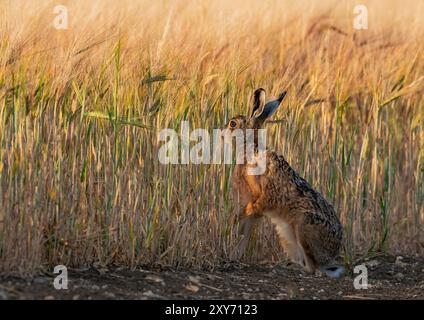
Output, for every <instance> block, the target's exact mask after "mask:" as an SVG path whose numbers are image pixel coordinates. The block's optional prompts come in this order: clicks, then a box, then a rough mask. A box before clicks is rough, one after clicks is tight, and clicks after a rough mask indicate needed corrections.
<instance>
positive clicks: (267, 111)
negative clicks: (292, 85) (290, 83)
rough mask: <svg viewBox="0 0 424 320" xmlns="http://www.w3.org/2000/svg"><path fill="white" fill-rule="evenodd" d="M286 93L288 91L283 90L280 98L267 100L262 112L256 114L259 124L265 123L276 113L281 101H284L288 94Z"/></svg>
mask: <svg viewBox="0 0 424 320" xmlns="http://www.w3.org/2000/svg"><path fill="white" fill-rule="evenodd" d="M286 93H287V91H283V92H282V93H281V94H280V96H279V97H278V99H276V100H272V101H269V102H267V103H266V104H265V105H264V107H263V110H262V112H261V113H257V114H256V121H257V122H258V123H259V124H262V123H264V122H265V120H266V119H268V118H269V117H271V116H272V115H273V114H274V113H275V111H276V110H277V108H278V107H279V106H280V104H281V101H283V99H284V97H285V96H286Z"/></svg>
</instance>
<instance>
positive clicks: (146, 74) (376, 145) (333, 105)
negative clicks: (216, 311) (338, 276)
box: [0, 0, 424, 274]
mask: <svg viewBox="0 0 424 320" xmlns="http://www.w3.org/2000/svg"><path fill="white" fill-rule="evenodd" d="M361 3H363V4H365V5H366V6H367V8H368V13H369V16H368V29H367V30H355V29H354V28H353V19H354V17H355V15H354V13H353V8H354V6H355V5H356V4H357V3H356V2H355V1H343V2H341V1H329V0H323V1H294V0H293V1H277V0H271V1H253V0H247V1H241V0H236V1H224V0H216V1H194V0H193V1H192V0H184V1H183V0H180V1H155V2H152V1H144V0H141V1H130V0H120V1H114V0H104V1H100V0H92V1H82V0H76V1H60V2H59V1H44V0H37V1H24V0H13V1H11V0H3V1H0V271H2V272H6V273H20V274H29V273H34V272H37V271H40V270H43V269H46V268H51V266H53V265H56V264H65V265H67V266H76V267H77V266H85V265H89V264H93V263H99V264H109V263H115V264H119V265H124V266H129V267H134V266H136V265H140V264H157V263H159V264H163V265H171V266H180V265H184V266H195V267H200V266H203V267H213V266H217V265H219V264H221V263H223V262H225V261H228V260H229V255H230V253H231V251H232V250H233V248H234V246H235V244H236V243H237V241H238V237H237V222H236V221H235V219H234V217H233V215H232V211H233V207H234V205H233V203H232V201H231V196H230V192H229V191H230V182H231V180H230V177H231V166H228V165H162V164H160V163H159V161H158V157H157V152H158V149H159V147H160V146H161V145H162V143H159V142H158V140H157V132H158V130H161V129H163V128H175V129H176V130H178V128H179V125H180V122H181V121H182V120H188V121H189V122H190V125H191V127H192V128H207V129H210V130H211V131H212V129H213V128H218V127H221V126H222V125H223V123H224V122H226V120H227V119H228V118H229V117H231V116H233V115H235V114H239V113H242V114H244V113H246V112H247V110H248V108H250V105H251V100H250V99H251V95H252V93H253V91H254V90H255V89H256V88H257V87H264V88H265V89H266V90H267V92H268V94H270V95H276V94H278V93H279V92H280V91H281V90H282V89H286V90H288V96H287V98H286V100H285V102H284V103H283V105H282V107H281V108H280V109H279V111H278V112H277V114H276V116H275V119H276V120H278V121H276V122H274V123H270V124H268V125H267V129H268V143H269V145H270V146H271V147H272V148H274V149H275V150H277V151H278V152H280V153H281V154H283V155H284V157H285V158H286V159H287V160H288V161H289V163H290V164H291V165H292V167H293V168H294V169H295V170H296V171H298V172H299V173H300V174H301V175H302V176H303V177H304V178H305V179H306V180H308V181H309V182H310V183H311V184H312V185H313V186H314V187H315V188H316V189H317V190H319V191H320V192H321V193H322V194H323V195H324V196H326V197H327V198H328V199H329V200H330V201H331V202H332V203H333V204H334V206H335V208H336V211H337V213H338V215H339V216H340V218H341V220H342V222H343V224H344V226H345V246H344V251H343V256H344V258H345V261H346V262H347V263H348V264H349V263H351V262H352V260H353V258H354V257H355V256H356V255H367V254H370V253H375V252H379V251H386V252H389V253H398V252H402V253H407V254H420V253H423V252H424V98H423V92H424V59H423V56H424V50H423V49H424V44H423V41H422V40H423V39H424V21H423V20H422V13H423V12H424V2H423V1H420V0H403V1H361ZM57 4H63V5H66V6H67V7H68V9H69V28H68V29H67V30H56V29H55V28H53V20H54V19H55V16H56V14H55V13H54V12H53V9H54V7H55V5H57ZM420 19H421V20H420ZM193 145H194V143H193ZM283 256H284V255H283V253H282V250H281V249H280V247H279V245H278V240H277V237H276V235H275V232H274V230H273V228H272V226H271V225H270V223H269V222H267V221H263V223H261V224H260V226H259V228H258V229H257V232H256V233H255V236H254V239H253V241H252V243H251V246H250V248H249V251H248V253H247V254H246V256H245V257H244V258H243V261H245V262H249V263H258V262H264V261H277V260H278V259H280V258H282V257H283Z"/></svg>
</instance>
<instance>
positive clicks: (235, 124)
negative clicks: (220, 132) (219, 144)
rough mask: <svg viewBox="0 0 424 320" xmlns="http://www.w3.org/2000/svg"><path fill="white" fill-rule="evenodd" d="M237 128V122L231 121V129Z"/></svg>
mask: <svg viewBox="0 0 424 320" xmlns="http://www.w3.org/2000/svg"><path fill="white" fill-rule="evenodd" d="M236 126H237V122H235V121H234V120H231V121H230V127H231V128H235V127H236Z"/></svg>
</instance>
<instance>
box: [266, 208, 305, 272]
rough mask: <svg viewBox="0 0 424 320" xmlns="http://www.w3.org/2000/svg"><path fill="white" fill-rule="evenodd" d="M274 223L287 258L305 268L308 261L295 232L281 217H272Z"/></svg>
mask: <svg viewBox="0 0 424 320" xmlns="http://www.w3.org/2000/svg"><path fill="white" fill-rule="evenodd" d="M271 221H272V223H273V224H274V225H275V228H276V230H277V233H278V237H279V239H280V244H281V246H282V247H283V249H284V252H285V253H286V255H287V257H288V258H289V259H290V261H292V262H294V263H297V264H299V265H301V266H302V267H305V265H306V261H305V257H304V252H303V249H302V247H301V246H299V244H298V242H297V239H296V234H295V230H294V229H293V226H292V225H291V224H290V223H287V222H286V221H285V220H284V219H282V218H281V217H276V216H272V217H271Z"/></svg>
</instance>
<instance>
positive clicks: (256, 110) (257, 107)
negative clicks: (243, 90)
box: [251, 88, 265, 118]
mask: <svg viewBox="0 0 424 320" xmlns="http://www.w3.org/2000/svg"><path fill="white" fill-rule="evenodd" d="M264 106H265V90H264V89H262V88H259V89H256V90H255V93H254V94H253V109H252V115H251V117H252V118H254V117H257V116H258V115H259V114H260V113H262V111H263V108H264Z"/></svg>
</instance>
